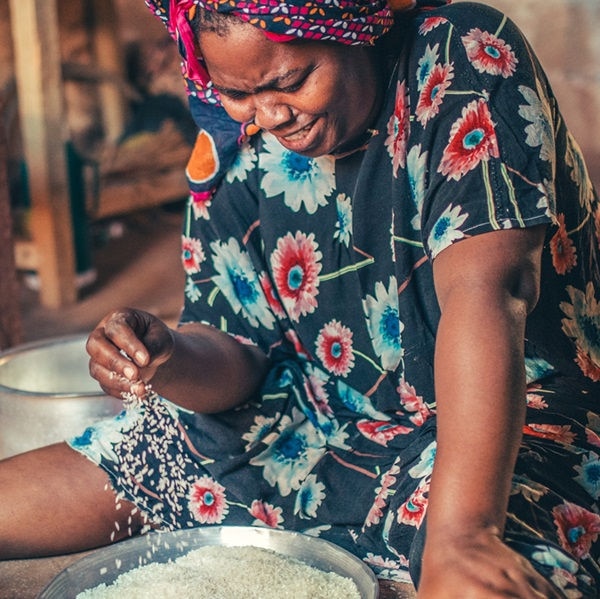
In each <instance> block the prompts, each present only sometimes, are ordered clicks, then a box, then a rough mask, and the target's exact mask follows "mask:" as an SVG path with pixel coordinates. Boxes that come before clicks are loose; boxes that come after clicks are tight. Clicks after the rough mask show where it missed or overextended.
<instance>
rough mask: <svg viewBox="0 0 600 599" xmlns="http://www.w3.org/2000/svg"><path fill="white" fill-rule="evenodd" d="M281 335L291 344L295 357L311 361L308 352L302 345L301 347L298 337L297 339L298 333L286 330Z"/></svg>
mask: <svg viewBox="0 0 600 599" xmlns="http://www.w3.org/2000/svg"><path fill="white" fill-rule="evenodd" d="M283 335H284V337H285V338H286V339H287V340H288V341H289V342H290V343H291V344H292V347H293V348H294V353H295V354H296V356H297V357H299V358H303V359H304V360H311V359H312V358H311V356H310V353H309V351H308V350H307V349H306V348H305V347H304V345H302V341H301V340H300V337H298V333H296V331H294V330H293V329H288V330H287V331H285V333H284V334H283Z"/></svg>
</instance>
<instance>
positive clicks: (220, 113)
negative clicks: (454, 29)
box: [146, 0, 448, 202]
mask: <svg viewBox="0 0 600 599" xmlns="http://www.w3.org/2000/svg"><path fill="white" fill-rule="evenodd" d="M447 1H448V0H429V2H428V3H429V4H446V3H447ZM416 2H417V0H389V1H386V0H372V1H368V0H287V1H286V2H279V1H276V0H263V1H256V0H254V1H252V0H250V1H249V0H245V1H241V0H146V4H147V5H148V6H149V7H150V9H151V10H152V11H153V12H154V14H156V15H157V16H159V17H160V18H161V19H162V20H163V22H164V23H165V24H166V26H167V28H168V30H169V33H170V34H171V36H172V37H173V39H175V40H176V42H177V44H178V47H179V52H180V54H181V56H182V59H183V60H182V70H183V76H184V78H185V80H186V83H187V90H188V94H189V101H190V109H191V113H192V116H193V118H194V120H195V122H196V124H197V125H198V127H199V133H198V137H197V140H196V145H195V147H194V150H193V152H192V156H191V157H190V161H189V163H188V166H187V169H186V174H187V177H188V181H189V184H190V190H191V193H192V199H193V200H194V201H197V202H206V201H207V200H209V199H210V197H211V195H212V193H213V191H214V189H215V188H216V186H217V185H218V183H219V182H220V180H221V179H222V177H223V176H224V174H225V172H226V171H227V169H228V168H229V167H230V166H231V165H232V164H233V162H234V161H235V158H236V156H237V153H238V150H239V146H240V145H241V144H242V143H243V142H244V141H245V140H247V139H248V137H249V136H250V135H252V134H254V133H256V132H257V128H256V127H255V126H254V125H252V124H250V123H241V124H240V123H238V122H236V121H234V120H233V119H231V118H230V117H229V116H228V115H227V113H226V112H225V110H224V109H223V107H222V106H221V103H220V99H219V95H218V93H217V92H216V90H215V89H214V88H213V86H212V82H211V80H210V77H209V76H208V72H207V70H206V67H205V65H204V63H203V61H202V57H201V56H199V55H198V47H197V44H196V42H195V39H194V33H193V31H192V27H191V20H192V19H193V18H194V15H195V11H196V10H197V8H198V7H200V8H203V9H205V10H208V11H216V12H220V13H228V14H233V15H235V16H236V17H238V18H239V19H241V20H242V21H246V22H248V23H250V24H251V25H254V26H255V27H257V28H259V29H260V30H261V31H263V32H264V34H265V36H266V37H267V38H269V39H271V40H273V41H276V42H286V41H290V40H295V39H310V40H319V41H334V42H338V43H342V44H346V45H372V44H374V43H375V41H376V40H377V39H378V38H380V37H381V36H383V35H385V33H387V32H388V31H389V30H390V29H391V27H392V26H393V23H394V11H396V10H402V9H406V8H411V7H413V6H414V5H415V4H416Z"/></svg>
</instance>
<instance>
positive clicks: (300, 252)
mask: <svg viewBox="0 0 600 599" xmlns="http://www.w3.org/2000/svg"><path fill="white" fill-rule="evenodd" d="M318 247H319V246H318V244H317V243H316V242H315V236H314V233H311V234H310V235H306V234H305V233H301V232H300V231H297V232H296V234H295V235H292V234H291V233H288V234H287V235H286V236H285V237H281V238H280V239H279V240H278V241H277V247H276V249H275V250H273V253H272V254H271V268H272V270H273V278H274V280H275V285H276V287H277V291H278V292H279V296H280V297H281V301H282V302H283V305H284V306H285V308H286V310H287V311H288V314H289V316H290V318H291V319H292V320H295V321H298V320H299V319H300V316H304V315H306V314H310V313H311V312H314V310H315V308H316V307H317V299H316V297H317V294H318V293H319V289H318V287H319V272H321V268H322V265H321V263H320V260H321V258H322V257H323V254H321V252H320V251H319V250H318V249H317V248H318Z"/></svg>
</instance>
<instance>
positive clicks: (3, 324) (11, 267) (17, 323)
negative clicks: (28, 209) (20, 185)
mask: <svg viewBox="0 0 600 599" xmlns="http://www.w3.org/2000/svg"><path fill="white" fill-rule="evenodd" d="M4 108H5V105H4V102H3V98H2V97H1V96H0V247H2V248H11V247H12V245H13V234H12V218H11V211H10V196H9V193H8V189H9V186H8V169H7V164H8V136H7V134H6V129H5V126H4V122H3V119H2V116H3V115H4V114H5V110H4ZM21 341H22V329H21V311H20V306H19V286H18V282H17V274H16V270H15V260H14V256H13V253H12V252H7V251H0V350H4V349H7V348H9V347H12V346H13V345H17V344H19V343H20V342H21Z"/></svg>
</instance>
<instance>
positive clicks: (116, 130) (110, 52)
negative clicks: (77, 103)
mask: <svg viewBox="0 0 600 599" xmlns="http://www.w3.org/2000/svg"><path fill="white" fill-rule="evenodd" d="M92 6H93V43H94V54H95V59H96V65H97V66H98V67H99V69H100V71H102V72H105V73H108V74H110V77H109V78H106V79H105V80H104V81H102V82H101V83H100V90H99V91H100V110H101V112H102V122H103V124H104V135H105V139H106V141H107V142H108V143H115V142H116V141H117V140H118V139H119V138H120V136H121V135H122V134H123V131H124V129H125V123H126V120H127V100H126V98H125V95H124V93H123V90H124V87H125V84H124V82H125V56H124V53H123V49H122V45H121V39H120V37H119V30H118V26H117V25H118V23H117V11H116V9H115V5H114V3H113V2H112V1H109V0H93V1H92Z"/></svg>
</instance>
